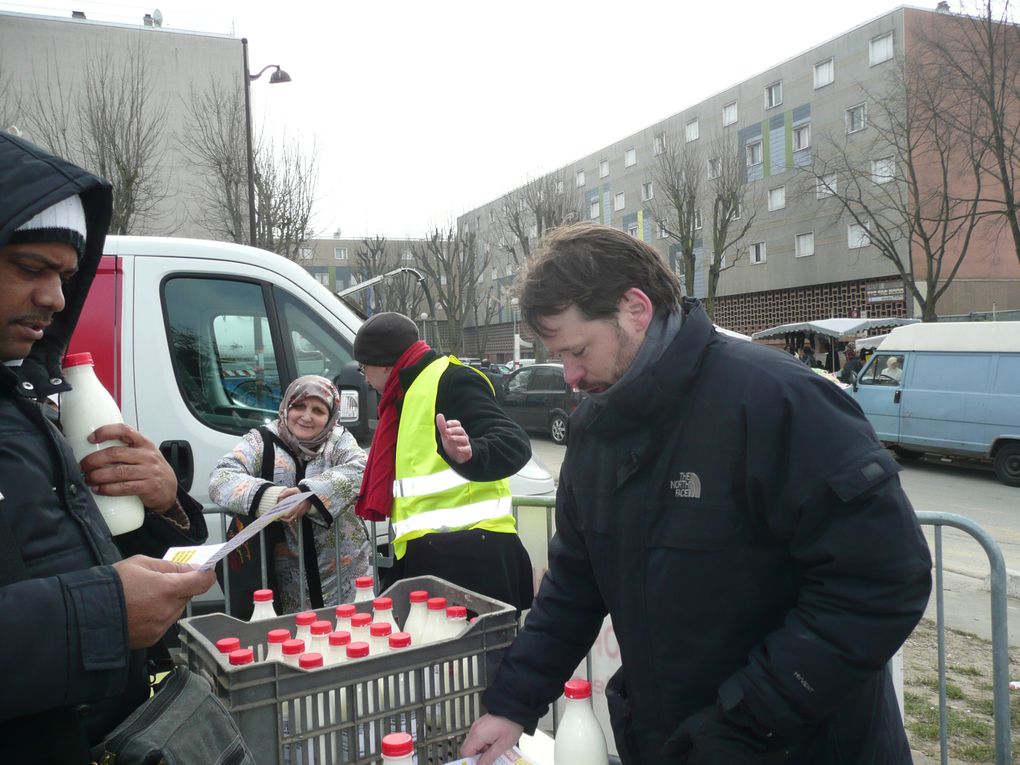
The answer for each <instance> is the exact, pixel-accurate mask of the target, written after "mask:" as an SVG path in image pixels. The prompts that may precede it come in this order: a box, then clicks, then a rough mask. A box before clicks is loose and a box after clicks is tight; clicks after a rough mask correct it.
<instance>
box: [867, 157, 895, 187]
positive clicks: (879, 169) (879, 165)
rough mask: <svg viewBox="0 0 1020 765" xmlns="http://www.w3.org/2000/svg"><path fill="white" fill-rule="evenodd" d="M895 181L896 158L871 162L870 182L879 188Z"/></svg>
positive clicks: (880, 158)
mask: <svg viewBox="0 0 1020 765" xmlns="http://www.w3.org/2000/svg"><path fill="white" fill-rule="evenodd" d="M894 180H896V157H892V156H889V157H879V158H878V159H873V160H871V182H872V183H874V184H877V185H879V186H881V185H882V184H883V183H889V182H890V181H894Z"/></svg>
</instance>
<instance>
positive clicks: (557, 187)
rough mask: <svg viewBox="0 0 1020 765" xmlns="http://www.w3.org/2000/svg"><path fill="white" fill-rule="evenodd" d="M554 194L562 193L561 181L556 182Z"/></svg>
mask: <svg viewBox="0 0 1020 765" xmlns="http://www.w3.org/2000/svg"><path fill="white" fill-rule="evenodd" d="M556 193H557V194H562V193H563V181H556Z"/></svg>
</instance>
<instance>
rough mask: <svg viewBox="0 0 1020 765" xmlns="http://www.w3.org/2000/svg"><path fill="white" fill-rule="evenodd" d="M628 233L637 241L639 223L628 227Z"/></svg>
mask: <svg viewBox="0 0 1020 765" xmlns="http://www.w3.org/2000/svg"><path fill="white" fill-rule="evenodd" d="M627 233H628V234H630V235H631V236H632V237H634V238H635V239H637V238H638V225H637V223H631V224H630V225H629V226H627Z"/></svg>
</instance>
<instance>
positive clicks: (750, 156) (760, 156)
mask: <svg viewBox="0 0 1020 765" xmlns="http://www.w3.org/2000/svg"><path fill="white" fill-rule="evenodd" d="M744 149H745V152H746V154H747V166H748V167H757V166H758V165H760V164H761V163H762V162H764V161H765V144H764V143H762V139H760V138H759V139H758V140H757V141H751V142H750V143H748V144H747V146H745V147H744ZM756 149H757V151H756ZM755 155H757V159H756V158H755Z"/></svg>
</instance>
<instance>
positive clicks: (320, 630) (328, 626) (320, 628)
mask: <svg viewBox="0 0 1020 765" xmlns="http://www.w3.org/2000/svg"><path fill="white" fill-rule="evenodd" d="M332 631H333V622H327V621H323V620H321V619H320V620H319V621H317V622H312V634H313V635H328V634H329V633H330V632H332Z"/></svg>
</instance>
